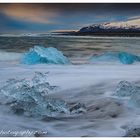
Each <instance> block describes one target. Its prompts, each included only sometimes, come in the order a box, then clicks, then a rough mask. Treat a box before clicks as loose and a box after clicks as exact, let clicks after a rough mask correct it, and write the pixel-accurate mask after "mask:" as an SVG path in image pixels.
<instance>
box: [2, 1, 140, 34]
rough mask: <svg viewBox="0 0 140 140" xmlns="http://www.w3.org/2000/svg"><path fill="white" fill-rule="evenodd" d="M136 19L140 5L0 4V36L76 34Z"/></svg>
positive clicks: (139, 14) (139, 12)
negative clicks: (88, 26)
mask: <svg viewBox="0 0 140 140" xmlns="http://www.w3.org/2000/svg"><path fill="white" fill-rule="evenodd" d="M133 18H140V4H137V3H136V4H132V3H131V4H114V3H113V4H111V3H106V4H103V3H100V4H95V3H92V4H85V3H83V4H82V3H81V4H76V3H75V4H70V3H69V4H60V3H59V4H49V3H46V4H45V3H42V4H35V3H34V4H32V3H31V4H29V3H28V4H0V33H24V32H50V31H57V30H77V29H79V28H81V27H83V26H87V25H90V24H95V23H103V22H112V21H125V20H128V19H133Z"/></svg>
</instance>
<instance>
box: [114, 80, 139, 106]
mask: <svg viewBox="0 0 140 140" xmlns="http://www.w3.org/2000/svg"><path fill="white" fill-rule="evenodd" d="M114 95H116V96H119V97H130V98H129V104H130V105H132V106H135V107H140V87H138V86H136V85H135V84H133V83H130V82H128V81H121V82H120V83H119V84H118V86H117V88H116V91H115V94H114Z"/></svg>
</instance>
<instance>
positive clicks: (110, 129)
mask: <svg viewBox="0 0 140 140" xmlns="http://www.w3.org/2000/svg"><path fill="white" fill-rule="evenodd" d="M34 45H41V46H44V47H55V48H57V49H58V50H60V51H61V52H62V53H63V54H64V55H65V56H66V57H67V58H69V59H70V61H71V63H70V64H67V65H61V64H60V65H59V64H57V65H54V64H52V65H50V64H49V65H48V64H35V65H26V64H21V61H20V60H21V57H22V55H23V54H24V53H25V52H27V51H28V50H29V49H30V48H33V47H34ZM114 51H115V52H116V51H123V52H127V53H131V54H135V55H138V56H140V38H138V37H131V38H130V37H88V36H83V37H82V36H79V37H78V36H76V37H74V36H42V37H0V91H1V92H0V124H1V126H0V135H1V136H83V137H84V136H125V135H126V134H127V133H128V130H131V129H133V128H140V110H139V106H138V105H139V98H140V97H139V96H138V94H137V93H140V90H139V85H140V72H139V70H140V63H139V62H136V63H133V64H130V65H124V64H122V63H118V62H117V63H116V62H111V63H108V62H102V63H98V62H96V63H90V61H89V58H90V57H91V56H93V55H95V54H102V53H105V52H114ZM36 72H39V73H42V74H45V73H47V76H46V79H45V80H44V77H45V76H43V77H39V78H40V79H39V82H40V81H41V83H37V84H36V83H34V80H33V79H34V78H33V77H34V76H35V73H36ZM42 78H43V79H42ZM9 79H10V84H9V83H6V81H7V80H9ZM12 79H14V80H12ZM21 79H25V80H26V82H27V83H26V82H25V81H24V80H23V81H24V84H23V83H22V82H21V81H20V80H21ZM11 81H12V82H11ZM121 81H128V82H129V83H130V85H129V84H128V85H129V86H128V87H130V89H129V90H128V88H125V86H126V87H127V83H125V82H124V84H122V85H121V86H122V87H121V86H120V85H119V83H120V82H121ZM46 82H48V83H49V85H48V83H46ZM15 83H16V84H15ZM122 83H123V82H122ZM125 84H126V85H125ZM118 85H119V86H118ZM133 85H134V86H133ZM4 86H5V87H6V88H4ZM50 86H56V87H57V88H56V90H50V89H51V88H50ZM16 87H17V88H16ZM25 87H27V88H28V89H27V88H25ZM137 87H138V88H137ZM25 89H26V90H25ZM41 89H43V90H44V91H46V90H47V91H48V94H47V95H42V94H40V93H42V90H41ZM48 89H49V90H48ZM40 90H41V91H40ZM25 91H28V92H25ZM29 91H30V92H29ZM13 92H14V93H13ZM22 92H25V93H24V95H25V96H22ZM116 92H117V93H118V92H119V93H120V95H125V94H127V93H128V95H129V96H117V95H118V94H115V93H116ZM121 92H123V93H121ZM30 93H31V94H30ZM35 93H37V94H35ZM124 93H125V94H124ZM133 93H134V96H132V94H133ZM3 94H4V95H3ZM26 94H29V96H26ZM36 95H37V96H36ZM21 97H22V98H21ZM29 97H30V98H33V99H35V100H34V102H35V103H33V104H29V105H28V103H30V101H28V100H29ZM42 97H43V98H42ZM13 98H14V101H13ZM135 98H137V100H135ZM44 99H45V101H44ZM50 99H51V100H50ZM52 99H53V100H52ZM21 101H22V102H21ZM25 101H26V102H25ZM15 103H16V104H15ZM19 103H22V104H21V107H19V106H20V104H19ZM36 103H38V105H37V106H35V104H36ZM42 103H44V105H45V107H44V105H42ZM48 103H49V109H48V110H44V108H46V106H47V104H48ZM24 104H25V105H26V106H24ZM50 104H51V105H50ZM40 105H41V106H40ZM27 106H29V109H27V108H28V107H27ZM47 108H48V106H47ZM52 108H53V109H52ZM15 109H16V111H13V110H15ZM17 109H18V112H17ZM21 110H22V111H23V110H24V111H25V113H19V111H21ZM38 110H39V112H38ZM36 111H37V113H36ZM48 111H49V113H48ZM36 114H37V115H36ZM42 114H43V117H42ZM44 114H45V115H44ZM8 131H11V132H13V134H11V133H8V134H4V132H8ZM14 132H15V133H16V132H17V133H16V134H17V135H16V134H15V133H14ZM24 132H25V133H24ZM29 132H30V133H29Z"/></svg>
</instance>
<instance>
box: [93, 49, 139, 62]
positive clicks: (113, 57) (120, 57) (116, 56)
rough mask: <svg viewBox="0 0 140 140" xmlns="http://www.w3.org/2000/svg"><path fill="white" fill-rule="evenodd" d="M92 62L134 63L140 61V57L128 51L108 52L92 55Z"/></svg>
mask: <svg viewBox="0 0 140 140" xmlns="http://www.w3.org/2000/svg"><path fill="white" fill-rule="evenodd" d="M90 61H91V62H121V63H122V64H133V63H134V62H139V61H140V57H139V56H137V55H134V54H130V53H127V52H106V53H104V54H99V55H95V56H92V57H91V58H90Z"/></svg>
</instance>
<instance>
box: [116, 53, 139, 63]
mask: <svg viewBox="0 0 140 140" xmlns="http://www.w3.org/2000/svg"><path fill="white" fill-rule="evenodd" d="M119 59H120V62H121V63H123V64H132V63H134V62H135V61H140V57H138V56H136V55H133V54H130V53H126V52H120V53H119Z"/></svg>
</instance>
